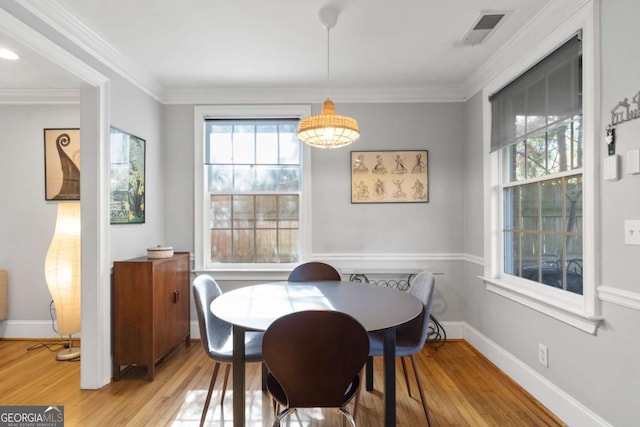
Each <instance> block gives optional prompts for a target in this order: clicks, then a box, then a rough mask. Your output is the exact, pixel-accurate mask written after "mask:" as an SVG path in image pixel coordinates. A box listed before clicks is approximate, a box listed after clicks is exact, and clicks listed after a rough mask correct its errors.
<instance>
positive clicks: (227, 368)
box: [220, 363, 231, 406]
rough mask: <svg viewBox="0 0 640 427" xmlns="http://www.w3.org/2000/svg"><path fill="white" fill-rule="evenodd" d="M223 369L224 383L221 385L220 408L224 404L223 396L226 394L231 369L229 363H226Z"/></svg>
mask: <svg viewBox="0 0 640 427" xmlns="http://www.w3.org/2000/svg"><path fill="white" fill-rule="evenodd" d="M226 365H227V366H225V368H224V382H223V383H222V396H220V406H222V404H223V403H224V394H225V393H226V392H227V384H228V383H229V370H230V369H231V363H227V364H226Z"/></svg>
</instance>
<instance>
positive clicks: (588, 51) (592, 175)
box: [481, 2, 602, 334]
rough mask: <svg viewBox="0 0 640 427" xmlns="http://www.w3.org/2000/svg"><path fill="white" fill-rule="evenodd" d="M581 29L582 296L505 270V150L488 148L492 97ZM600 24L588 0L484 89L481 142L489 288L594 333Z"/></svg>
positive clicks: (597, 319)
mask: <svg viewBox="0 0 640 427" xmlns="http://www.w3.org/2000/svg"><path fill="white" fill-rule="evenodd" d="M578 30H582V70H583V88H582V92H583V98H582V103H583V111H582V113H583V126H584V134H583V137H584V140H583V150H584V151H583V153H584V162H583V177H582V179H583V184H582V185H583V204H584V205H583V230H584V234H583V250H584V254H583V259H584V276H583V295H577V294H572V293H570V292H566V291H562V290H558V289H553V288H550V287H547V286H544V285H536V284H534V283H531V282H529V281H527V280H524V279H520V278H518V277H514V276H510V275H504V274H502V271H504V270H503V268H502V267H503V265H502V264H503V257H502V253H503V247H502V245H503V238H502V229H503V227H502V220H503V218H502V212H503V210H502V194H501V185H500V184H501V182H503V181H501V179H502V177H501V173H502V168H501V159H500V156H501V152H502V150H498V151H496V152H494V153H490V152H489V151H490V147H491V104H490V103H489V96H490V95H492V94H493V93H495V92H497V91H498V90H499V89H501V88H503V87H504V86H506V85H507V84H508V83H509V82H511V81H512V80H513V79H515V78H516V77H518V76H519V75H521V74H522V73H523V72H525V71H526V70H527V69H529V68H530V67H531V66H533V65H535V64H536V63H538V62H539V61H540V60H542V59H543V58H544V57H545V56H546V55H548V54H549V53H551V52H553V51H554V50H555V49H557V48H558V47H559V46H561V45H562V43H563V42H565V41H567V40H569V39H570V38H571V37H572V36H573V35H574V34H575V33H576V31H578ZM597 40H598V38H597V26H596V20H595V15H594V7H593V2H588V4H586V5H585V6H584V7H582V8H581V9H580V10H579V11H577V12H576V13H575V14H574V15H573V16H572V17H571V18H570V19H568V20H567V21H565V22H563V23H562V25H561V26H559V27H558V28H557V29H556V30H554V31H553V32H551V33H550V34H549V35H548V36H547V37H545V38H544V39H543V40H542V41H541V42H540V43H539V44H538V45H536V46H535V48H533V49H532V50H531V51H530V53H529V54H528V55H526V56H524V57H522V58H521V60H519V61H518V62H517V63H515V64H513V65H512V66H511V67H510V68H508V69H507V70H506V71H505V72H503V73H502V74H500V75H499V76H498V77H496V78H495V79H494V80H493V81H491V82H490V83H489V84H488V85H487V86H485V87H484V88H483V93H482V98H483V143H484V146H483V148H484V150H483V151H484V188H485V192H484V208H485V213H486V214H485V223H484V231H485V242H484V252H485V254H486V256H485V265H484V275H483V276H481V279H483V280H484V281H485V283H486V289H487V290H488V291H490V292H493V293H496V294H498V295H501V296H503V297H505V298H508V299H510V300H512V301H515V302H518V303H520V304H523V305H525V306H527V307H529V308H531V309H534V310H537V311H539V312H541V313H544V314H546V315H548V316H551V317H553V318H555V319H557V320H560V321H562V322H565V323H567V324H569V325H571V326H574V327H576V328H578V329H580V330H583V331H585V332H588V333H591V334H595V333H596V331H597V328H598V325H599V324H600V322H601V321H602V317H601V316H600V302H599V300H598V298H597V293H596V281H598V280H599V267H598V265H597V260H598V259H599V256H598V245H597V242H598V241H599V234H598V227H596V225H597V224H598V222H597V217H598V210H597V206H598V203H597V201H598V194H597V191H598V186H597V179H598V168H597V166H598V163H597V159H598V153H599V150H598V148H599V147H600V144H598V143H597V135H598V129H599V126H598V125H599V123H600V114H599V113H600V110H599V104H598V100H599V96H598V94H599V84H598V81H599V75H598V69H597V67H596V65H595V64H597V61H596V59H597V55H598V49H597Z"/></svg>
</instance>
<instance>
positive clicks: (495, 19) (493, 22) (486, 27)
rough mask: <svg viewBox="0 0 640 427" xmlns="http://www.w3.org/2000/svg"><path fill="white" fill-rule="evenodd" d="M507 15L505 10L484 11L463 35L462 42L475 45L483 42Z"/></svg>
mask: <svg viewBox="0 0 640 427" xmlns="http://www.w3.org/2000/svg"><path fill="white" fill-rule="evenodd" d="M505 16H506V13H504V12H482V13H481V14H480V16H479V17H478V18H477V19H476V21H475V22H474V24H473V25H472V26H471V28H470V29H469V31H467V32H466V34H465V35H464V36H463V37H462V44H465V45H467V46H475V45H478V44H480V43H482V42H483V41H484V39H486V38H487V36H488V35H489V34H490V33H491V32H492V31H493V30H494V29H495V28H496V27H497V26H498V24H499V23H500V22H501V21H502V19H503V18H504V17H505Z"/></svg>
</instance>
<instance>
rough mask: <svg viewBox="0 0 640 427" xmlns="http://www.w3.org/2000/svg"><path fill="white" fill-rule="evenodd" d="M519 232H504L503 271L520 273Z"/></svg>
mask: <svg viewBox="0 0 640 427" xmlns="http://www.w3.org/2000/svg"><path fill="white" fill-rule="evenodd" d="M520 236H521V234H520V233H512V232H505V233H504V272H505V273H507V274H513V275H515V276H519V275H520V256H519V254H520Z"/></svg>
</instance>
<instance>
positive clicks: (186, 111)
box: [163, 103, 464, 254]
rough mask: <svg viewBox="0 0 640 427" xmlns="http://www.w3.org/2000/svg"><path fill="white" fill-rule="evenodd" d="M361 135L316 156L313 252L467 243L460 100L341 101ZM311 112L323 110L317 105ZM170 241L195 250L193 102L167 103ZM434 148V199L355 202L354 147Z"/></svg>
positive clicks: (434, 248) (449, 247) (414, 249)
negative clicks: (352, 181)
mask: <svg viewBox="0 0 640 427" xmlns="http://www.w3.org/2000/svg"><path fill="white" fill-rule="evenodd" d="M337 107H338V108H339V112H340V114H346V115H350V116H352V117H355V118H357V120H358V122H359V124H360V127H361V129H362V135H361V137H360V139H359V140H358V141H356V142H355V143H354V144H352V145H350V146H349V147H347V148H345V149H340V150H320V149H313V150H312V152H311V153H312V154H311V173H312V177H311V181H312V189H311V203H312V207H311V210H312V253H323V254H325V253H390V252H396V253H459V252H461V251H462V249H463V239H462V227H460V226H458V225H456V226H453V227H452V226H451V224H461V223H462V217H463V188H464V182H463V177H464V172H463V169H464V164H463V148H464V146H463V142H464V133H463V127H462V126H460V121H461V120H462V113H463V104H462V103H423V104H419V103H416V104H339V105H338V106H337ZM313 109H314V113H315V112H317V110H318V109H319V106H318V105H314V107H313ZM163 122H164V132H165V138H166V141H167V145H166V149H165V150H166V153H165V155H166V158H167V159H170V160H169V161H168V162H167V164H166V168H165V171H166V191H167V192H166V199H167V212H166V218H167V228H166V236H167V242H168V243H169V244H171V245H173V246H174V247H176V248H179V249H181V250H188V251H193V250H194V248H193V106H166V107H165V109H164V116H163ZM404 149H407V150H411V149H426V150H429V193H430V194H429V203H426V204H425V203H415V204H411V203H409V204H406V203H404V204H361V205H352V204H351V195H350V188H351V177H350V166H349V164H350V160H349V156H350V151H351V150H362V151H365V150H404Z"/></svg>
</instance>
